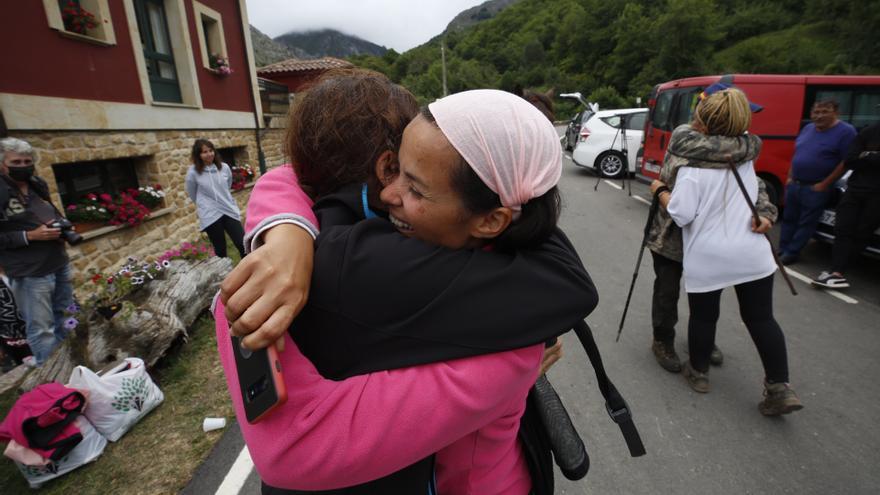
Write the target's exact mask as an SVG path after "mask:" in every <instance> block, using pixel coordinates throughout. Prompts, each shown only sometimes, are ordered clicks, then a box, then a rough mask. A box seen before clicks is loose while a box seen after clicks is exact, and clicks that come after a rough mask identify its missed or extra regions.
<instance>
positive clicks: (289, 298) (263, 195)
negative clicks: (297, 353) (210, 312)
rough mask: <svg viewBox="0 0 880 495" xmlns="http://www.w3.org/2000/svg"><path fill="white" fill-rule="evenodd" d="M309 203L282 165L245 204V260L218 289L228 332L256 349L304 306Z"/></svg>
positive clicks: (311, 226)
mask: <svg viewBox="0 0 880 495" xmlns="http://www.w3.org/2000/svg"><path fill="white" fill-rule="evenodd" d="M311 207H312V201H311V199H309V197H308V196H306V194H305V193H303V192H302V190H301V189H300V188H299V186H298V183H297V179H296V174H294V172H293V169H292V168H290V167H289V166H281V167H277V168H275V169H272V170H271V171H269V172H267V173H266V174H264V175H263V176H262V177H260V179H259V180H258V181H257V183H256V185H255V186H254V189H253V191H252V193H251V199H250V201H248V207H247V216H246V219H245V227H246V230H247V235H245V238H244V244H245V248H246V249H247V251H249V252H250V254H249V255H248V256H246V257H245V258H243V259H242V260H241V262H240V263H239V264H238V266H236V267H235V269H233V271H232V272H231V273H230V274H229V275H228V276H227V277H226V279H225V280H224V281H223V284H222V285H221V286H220V298H221V300H222V301H223V303H224V304H225V305H226V317H227V318H228V320H229V321H232V322H233V325H232V328H231V330H232V333H233V334H234V335H239V336H243V337H244V338H243V343H244V345H246V346H247V347H249V348H252V349H256V348H262V347H266V346H267V345H269V344H270V343H271V342H274V341H278V339H279V338H280V337H281V335H283V334H284V332H285V331H286V330H287V328H288V327H289V326H290V323H291V321H293V318H294V317H295V316H296V315H297V314H298V313H299V312H300V310H301V309H302V307H303V305H304V304H305V303H306V300H307V299H308V294H309V284H310V282H311V276H312V259H313V257H314V244H313V240H314V237H315V236H316V235H317V233H318V229H317V223H318V222H317V220H316V219H315V214H314V213H313V212H312V208H311Z"/></svg>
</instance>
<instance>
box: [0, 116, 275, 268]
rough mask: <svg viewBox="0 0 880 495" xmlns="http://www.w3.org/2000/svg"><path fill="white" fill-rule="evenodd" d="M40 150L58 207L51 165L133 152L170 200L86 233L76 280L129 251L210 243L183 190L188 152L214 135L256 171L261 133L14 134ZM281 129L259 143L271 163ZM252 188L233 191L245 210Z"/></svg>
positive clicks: (142, 175)
mask: <svg viewBox="0 0 880 495" xmlns="http://www.w3.org/2000/svg"><path fill="white" fill-rule="evenodd" d="M12 135H13V136H14V137H18V138H20V139H24V140H26V141H28V142H29V143H31V145H32V146H33V147H34V148H35V150H36V152H37V153H36V161H37V170H36V173H37V174H38V175H39V176H40V177H42V178H44V179H46V181H47V182H48V183H49V187H50V192H51V194H52V199H53V201H54V202H55V204H56V206H59V207H61V197H60V195H59V194H58V185H57V183H56V181H55V175H54V172H53V168H52V167H53V165H62V166H63V165H64V164H70V163H75V162H87V161H93V160H108V159H114V158H128V157H136V159H135V170H136V172H137V178H138V183H139V184H141V185H148V184H155V183H158V184H161V185H162V187H163V189H164V190H165V193H166V196H165V204H164V205H163V207H160V208H158V209H157V210H156V212H155V213H154V214H153V217H154V218H151V219H149V220H147V221H145V222H144V223H143V224H142V225H140V226H137V227H133V228H102V229H99V230H95V231H92V232H87V233H85V234H84V236H85V238H86V240H85V241H84V242H82V243H81V244H80V245H78V246H68V253H69V255H70V257H71V263H72V265H73V267H74V273H75V276H76V277H77V278H78V281H82V280H84V279H85V278H86V277H88V276H89V275H88V274H89V271H90V270H92V269H94V270H99V271H108V270H110V269H114V268H117V267H119V266H120V265H121V264H122V263H123V262H124V261H125V260H126V258H127V257H128V256H135V257H138V258H140V259H144V258H148V257H153V256H156V255H158V254H161V253H163V252H164V251H165V250H167V249H170V248H172V247H176V246H178V245H179V244H180V243H181V242H185V241H195V240H198V239H199V238H204V239H205V240H207V236H205V235H204V234H201V233H200V232H199V224H198V218H197V217H196V212H195V205H194V204H193V203H192V201H190V199H189V197H188V196H187V195H186V191H185V190H184V179H185V177H186V171H187V169H188V167H189V166H190V163H191V160H190V150H191V147H192V143H193V141H194V140H195V139H196V138H206V139H209V140H211V141H212V142H213V143H214V145H215V146H216V147H217V148H218V149H222V148H235V160H236V162H237V163H238V164H245V163H246V164H248V165H250V166H251V167H252V168H253V169H254V170H255V171H256V172H257V175H259V168H258V159H257V156H258V155H257V146H256V137H255V134H254V131H253V130H200V131H128V132H34V133H12ZM283 135H284V131H283V129H280V128H269V129H265V130H263V131H262V132H261V141H262V142H261V144H262V146H263V150H264V154H265V157H266V165H267V167H268V168H271V167H274V166H278V165H280V164H282V163H284V162H285V161H286V160H285V159H284V156H283V152H282V147H281V142H282V140H283ZM250 190H251V189H250V187H247V188H245V189H244V190H241V191H237V192H234V193H233V197H235V199H236V200H237V202H238V204H239V206H240V208H241V210H242V213H244V211H245V205H246V203H247V200H248V197H249V196H250Z"/></svg>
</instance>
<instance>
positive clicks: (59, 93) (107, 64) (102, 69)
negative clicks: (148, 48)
mask: <svg viewBox="0 0 880 495" xmlns="http://www.w3.org/2000/svg"><path fill="white" fill-rule="evenodd" d="M4 3H5V4H6V5H5V6H4V12H3V14H2V15H0V39H2V42H0V61H2V62H0V92H2V93H18V94H28V95H41V96H56V97H62V98H79V99H85V100H100V101H115V102H126V103H143V99H144V98H143V92H142V91H141V86H140V79H139V78H138V74H137V67H136V66H135V62H134V57H133V52H132V46H131V36H129V34H128V27H127V24H126V20H125V9H124V8H123V5H122V2H120V1H111V2H108V3H109V4H110V16H111V18H112V20H113V27H114V30H115V33H116V45H114V46H101V45H95V44H92V43H88V42H85V41H80V40H74V39H70V38H65V37H63V36H61V35H60V34H58V32H57V31H55V30H53V29H50V28H49V21H48V20H47V19H46V12H45V10H43V3H42V2H40V1H37V0H28V1H15V2H4Z"/></svg>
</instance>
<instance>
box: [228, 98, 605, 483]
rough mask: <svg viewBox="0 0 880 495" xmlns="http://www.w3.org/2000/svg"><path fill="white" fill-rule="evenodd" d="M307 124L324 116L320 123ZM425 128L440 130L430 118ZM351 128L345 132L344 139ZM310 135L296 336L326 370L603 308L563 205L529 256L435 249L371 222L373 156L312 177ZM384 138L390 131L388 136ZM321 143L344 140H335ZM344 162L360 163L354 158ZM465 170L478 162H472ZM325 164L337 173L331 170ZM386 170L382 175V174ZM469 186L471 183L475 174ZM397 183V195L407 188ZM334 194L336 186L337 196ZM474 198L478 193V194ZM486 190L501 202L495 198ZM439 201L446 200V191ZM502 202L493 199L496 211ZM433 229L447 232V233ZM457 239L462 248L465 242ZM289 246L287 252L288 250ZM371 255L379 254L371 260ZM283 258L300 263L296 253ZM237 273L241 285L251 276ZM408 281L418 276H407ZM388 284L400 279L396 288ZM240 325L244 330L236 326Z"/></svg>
mask: <svg viewBox="0 0 880 495" xmlns="http://www.w3.org/2000/svg"><path fill="white" fill-rule="evenodd" d="M325 86H332V84H331V83H328V82H326V81H325V82H324V83H319V85H318V86H316V88H315V90H314V91H321V90H322V89H324V88H325ZM312 94H314V93H312ZM337 94H345V93H339V92H337ZM308 100H309V96H306V97H304V98H303V99H302V100H301V102H300V105H301V106H300V107H298V110H297V114H298V113H299V112H303V111H305V110H304V109H305V108H307V106H308ZM327 106H328V105H327V104H326V102H325V104H324V105H322V108H323V109H324V110H326V109H327ZM349 106H353V105H351V104H349ZM295 115H296V114H295ZM300 120H302V121H304V122H316V121H318V120H319V119H300ZM373 121H375V118H374V119H373ZM292 124H294V121H293V120H292ZM294 127H295V125H294ZM392 127H393V126H392ZM423 128H425V129H430V124H425V125H424V126H423ZM308 129H311V131H309V130H308ZM551 131H552V130H551ZM304 132H306V133H308V132H311V133H314V132H315V129H314V126H310V127H307V128H303V129H301V130H300V131H299V132H297V133H295V134H294V133H293V132H292V131H291V135H293V136H300V137H302V136H301V135H302V133H304ZM435 132H439V131H435ZM306 135H309V134H306ZM351 135H352V134H351V133H348V134H346V139H348V138H349V137H350V136H351ZM358 135H360V134H358ZM333 136H334V134H333V133H324V134H319V136H318V137H319V139H321V140H327V139H331V138H332V137H333ZM554 138H555V136H554ZM399 139H400V137H399V136H394V135H391V136H389V139H388V143H387V146H389V147H390V151H391V152H392V153H391V156H394V155H395V154H396V151H397V146H396V144H397V143H399ZM395 140H396V141H397V142H396V143H395V142H394V141H395ZM304 141H305V143H303V144H300V143H293V146H292V150H293V152H292V158H293V159H294V161H295V162H296V165H295V169H296V170H297V173H298V176H299V177H300V180H301V181H303V182H304V183H305V184H306V185H307V186H308V187H309V188H310V189H311V190H312V191H317V192H319V194H318V195H319V196H320V199H319V200H318V202H317V203H316V204H315V208H314V209H315V211H316V212H317V213H318V216H319V218H320V221H321V227H322V232H321V236H319V238H318V240H317V249H318V251H317V253H316V255H315V261H314V263H315V270H314V278H313V281H312V287H311V291H310V293H309V305H307V306H306V308H305V310H304V311H303V313H301V314H300V316H299V317H298V318H297V320H296V321H295V322H294V326H293V327H292V328H291V336H292V337H293V338H294V340H295V341H296V343H297V345H298V347H300V349H301V350H302V351H303V353H304V354H305V355H306V356H307V357H308V358H309V359H310V360H312V361H313V362H314V364H315V366H316V367H317V368H318V371H319V372H320V373H321V374H322V375H323V376H325V377H328V378H332V379H342V378H345V377H348V376H353V375H356V374H361V373H367V372H370V371H376V370H386V369H394V368H400V367H406V366H413V365H417V364H422V363H430V362H437V361H442V360H448V359H452V358H457V357H467V356H476V355H480V354H486V353H493V352H498V351H503V350H508V349H517V348H522V347H525V346H529V345H534V344H536V343H541V342H544V341H546V340H547V339H549V338H551V337H553V336H556V335H559V334H561V333H563V332H565V331H567V330H568V329H569V328H570V327H571V325H572V324H574V323H575V321H577V320H578V319H580V318H583V317H584V316H585V315H586V314H587V313H589V312H590V311H591V310H592V308H593V307H595V304H596V293H595V288H594V287H593V285H592V283H591V282H590V281H589V277H588V276H587V275H586V272H585V270H584V269H583V267H582V265H581V264H580V262H579V260H578V259H577V255H576V253H575V252H574V249H573V248H572V246H571V245H570V243H569V242H568V240H567V239H566V238H565V237H564V235H562V234H561V232H559V231H558V229H555V228H554V227H553V226H554V225H555V218H556V214H555V213H553V214H551V215H550V217H552V218H553V221H552V222H549V224H548V225H549V228H545V229H544V231H543V235H541V236H539V237H540V238H545V239H546V240H545V242H544V243H543V244H541V243H538V244H539V245H536V246H534V247H533V248H532V249H531V250H528V251H526V252H517V251H516V250H513V251H508V250H507V249H505V247H504V246H503V244H504V243H503V242H498V243H496V248H497V251H498V252H497V253H494V254H493V253H489V252H486V251H484V250H481V249H473V247H476V246H471V249H467V250H450V249H445V248H442V247H437V246H430V245H428V244H426V243H424V242H421V241H419V240H418V239H405V238H404V237H402V236H400V234H398V233H397V232H396V230H398V229H400V228H401V225H402V224H400V222H399V221H398V223H397V228H395V226H394V225H392V224H391V223H389V222H388V221H387V220H384V219H382V218H373V219H368V220H365V221H364V219H365V218H368V217H370V216H371V215H377V216H380V217H381V216H384V215H385V214H383V213H382V212H381V211H375V212H374V211H373V210H372V206H373V204H372V203H371V202H369V201H368V200H367V198H368V197H371V195H370V193H369V191H368V190H367V188H362V184H361V181H364V180H367V182H368V184H369V183H375V178H376V177H377V175H374V174H373V173H372V169H373V168H374V167H372V164H373V163H374V161H375V159H373V160H372V161H368V165H370V167H369V168H368V169H363V170H362V171H360V172H359V173H358V174H357V177H346V179H347V181H348V182H352V183H350V184H348V185H347V186H343V187H341V188H340V187H339V186H340V184H332V187H328V183H327V182H325V181H328V180H329V181H331V182H335V181H336V180H337V179H338V178H339V175H338V173H339V172H340V171H341V170H344V168H337V167H332V166H331V165H333V163H328V162H327V161H324V162H321V161H320V160H318V163H317V164H316V165H317V166H319V167H323V168H324V170H325V172H324V173H323V175H322V174H312V173H311V172H310V170H309V168H308V166H309V165H310V163H309V158H310V157H311V158H314V157H313V156H311V155H313V153H307V154H306V156H300V152H301V151H302V150H301V149H300V147H302V146H306V145H308V144H309V143H311V142H312V140H311V139H304ZM551 141H554V140H552V139H551ZM382 142H384V138H383V139H382V140H380V144H381V143H382ZM554 142H555V141H554ZM323 149H328V150H338V149H339V148H338V147H333V146H329V147H327V146H325V147H323ZM371 149H372V148H371ZM383 149H384V148H380V151H382V150H383ZM553 149H555V147H554V148H553ZM383 154H384V152H383ZM331 158H335V159H336V160H338V159H339V157H331ZM450 158H455V157H450ZM302 162H306V163H302ZM456 163H457V162H456ZM342 165H344V166H345V168H347V169H348V170H351V169H352V164H351V163H343V164H342ZM461 165H464V162H461ZM461 168H464V169H465V170H466V171H467V170H468V169H467V168H466V167H464V166H463V167H461ZM326 170H333V171H334V172H337V173H336V174H333V175H328V174H327V173H326ZM377 172H378V171H377ZM368 176H369V177H368ZM378 177H382V174H381V173H378ZM475 180H476V182H478V183H479V182H480V180H479V179H475ZM467 182H468V183H470V182H471V181H470V178H468V179H467ZM479 185H480V186H481V187H482V188H485V187H486V186H485V185H483V184H479ZM399 186H400V184H398V187H397V188H396V189H397V190H398V191H404V190H406V189H405V188H404V189H401V188H400V187H399ZM258 187H259V184H258ZM333 190H335V192H330V191H333ZM423 192H424V191H423ZM321 193H323V195H322V194H321ZM429 194H432V195H434V194H436V192H435V191H431V192H429ZM468 196H472V194H470V191H469V194H468ZM488 196H489V199H490V200H492V198H491V196H492V195H491V194H489V195H488ZM432 197H433V198H434V199H437V196H432ZM548 198H549V199H548V201H547V203H549V204H555V205H557V207H558V198H556V196H555V190H554V191H553V192H552V193H551V195H550V196H548ZM497 199H498V198H497V197H496V198H495V200H496V201H497ZM538 203H540V202H534V203H529V204H528V205H524V206H523V213H522V217H523V218H524V219H528V218H543V215H540V214H538V215H536V214H535V213H534V212H527V211H526V210H530V209H532V208H533V207H537V205H538ZM427 207H428V206H426V208H427ZM499 207H500V206H494V204H493V205H489V206H488V209H489V210H493V209H495V208H499ZM486 208H487V207H486V206H484V205H474V210H472V211H480V212H481V211H485V209H486ZM553 211H555V210H553ZM405 218H406V220H407V221H409V223H410V228H409V230H412V228H413V227H415V228H429V227H430V228H433V227H437V225H436V224H433V223H430V224H427V225H426V224H424V223H418V219H417V218H416V217H414V216H411V215H410V216H406V217H405ZM398 220H400V218H398ZM358 221H360V222H359V223H357V224H356V225H352V224H353V223H354V222H358ZM404 223H407V222H404ZM521 224H522V223H521ZM404 230H407V229H406V228H404ZM405 233H406V232H405ZM432 233H435V234H439V235H444V236H445V234H448V233H449V232H448V231H444V232H437V231H434V232H432ZM525 237H528V235H526V236H524V238H525ZM435 240H438V241H439V240H440V239H439V238H438V239H435ZM522 241H523V239H520V241H519V242H522ZM451 244H455V245H456V247H458V244H457V241H456V242H453V243H451ZM517 244H518V242H517V241H516V240H515V239H514V240H511V242H510V245H511V246H516V245H517ZM267 246H268V245H267ZM287 247H288V252H289V251H290V250H289V247H290V246H289V245H288V246H287ZM261 249H262V248H261ZM259 251H260V249H258V250H257V251H256V253H259ZM256 253H255V254H256ZM369 253H372V254H374V256H372V257H368V256H367V254H369ZM249 259H251V256H249V257H248V258H246V259H245V260H244V261H243V263H246V265H245V267H244V268H242V269H241V270H238V271H239V274H241V273H247V271H246V270H248V269H250V268H247V267H248V266H253V265H255V263H257V261H256V260H258V259H259V258H258V257H256V258H253V260H254V261H248V260H249ZM282 261H283V262H286V263H290V260H289V258H285V259H283V260H282ZM240 266H241V265H240ZM276 273H277V272H276ZM517 274H519V275H517ZM233 276H236V277H237V278H238V282H239V283H240V282H242V279H241V277H238V276H237V275H236V274H234V275H233ZM231 277H232V276H231ZM407 277H408V280H409V281H410V282H409V283H407V282H404V280H407ZM529 277H531V279H530V278H529ZM245 278H247V275H245ZM389 280H391V281H394V282H395V283H393V284H390V283H388V281H389ZM228 281H229V280H228ZM383 281H384V282H383ZM247 284H250V281H248V282H247ZM230 286H232V290H230ZM538 286H540V287H542V288H546V289H547V290H545V291H543V292H541V291H540V289H537V292H538V293H537V294H535V292H536V288H537V287H538ZM240 287H241V286H240V285H239V284H238V283H232V282H230V283H228V284H227V283H224V292H226V294H225V296H226V297H225V299H226V301H227V302H228V303H229V304H230V305H231V306H233V310H232V311H233V313H236V314H237V316H241V315H242V313H243V311H242V310H243V309H246V308H248V306H250V307H254V306H256V305H257V304H256V303H254V300H253V299H250V298H245V300H248V299H249V300H250V303H254V304H248V303H245V304H244V305H241V303H240V302H235V298H239V297H240V293H239V291H238V290H235V289H237V288H240ZM377 288H379V289H380V290H376V289H377ZM563 288H566V290H562V289H563ZM230 292H232V295H231V296H230V294H229V293H230ZM505 293H507V294H511V293H512V294H514V296H516V295H519V296H521V297H525V296H524V295H525V294H529V299H530V304H528V305H511V304H510V301H511V300H512V299H511V297H505V296H503V295H502V294H505ZM554 294H555V295H554ZM533 296H534V297H533ZM257 301H259V300H257ZM479 301H483V303H481V302H479ZM242 319H244V318H242ZM257 327H259V325H257ZM233 333H238V332H237V331H235V330H233ZM240 333H241V334H245V333H247V332H240ZM270 340H271V339H270ZM264 342H266V341H264ZM450 440H453V439H450ZM388 493H391V492H388ZM395 493H397V492H395Z"/></svg>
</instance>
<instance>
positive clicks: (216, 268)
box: [21, 257, 232, 390]
mask: <svg viewBox="0 0 880 495" xmlns="http://www.w3.org/2000/svg"><path fill="white" fill-rule="evenodd" d="M231 269H232V262H231V261H230V260H229V258H216V257H214V258H209V259H206V260H201V261H197V262H188V261H183V260H174V261H172V262H171V266H170V267H168V268H167V269H165V270H164V271H163V275H164V276H163V277H162V278H160V279H156V280H153V281H151V282H149V283H147V284H145V285H144V286H143V288H141V289H140V290H138V291H136V292H133V293H132V294H130V295H129V296H128V297H127V298H126V299H127V300H128V301H129V302H131V304H133V306H134V310H133V311H126V310H125V309H123V310H122V311H119V312H118V313H116V314H115V315H113V316H112V317H111V318H110V319H109V321H108V320H107V319H106V318H104V317H103V316H101V315H99V314H98V313H97V312H96V311H91V313H90V314H83V315H81V316H82V318H81V321H80V325H79V326H78V327H77V328H76V330H74V331H73V332H72V333H71V335H70V336H68V338H67V339H65V341H64V342H63V343H62V344H61V345H60V346H58V348H57V349H56V350H55V351H54V352H53V353H52V356H50V357H49V359H47V360H46V362H45V363H44V364H43V366H42V367H41V368H39V369H36V370H34V371H33V372H31V374H30V375H28V377H27V378H26V379H25V380H24V382H23V383H22V385H21V389H22V390H30V389H32V388H34V387H36V386H37V385H40V384H42V383H47V382H52V381H55V382H59V383H66V382H67V380H68V378H69V377H70V373H71V372H72V371H73V369H74V368H75V367H76V366H79V365H83V366H87V367H88V368H90V369H92V370H95V371H97V370H100V369H101V368H103V367H104V366H106V365H108V364H110V363H112V362H114V361H116V360H118V359H123V358H126V357H139V358H141V359H143V360H144V363H145V364H146V365H147V367H150V366H153V365H154V364H156V361H158V360H159V358H161V357H162V356H163V355H164V354H165V352H166V351H167V350H168V348H169V347H171V345H172V344H173V343H174V342H175V341H176V340H177V339H179V338H181V337H183V338H184V339H185V338H186V337H187V331H186V329H187V328H189V327H190V326H192V324H193V323H194V322H195V320H196V318H197V317H198V316H199V314H200V313H201V312H202V311H204V310H205V308H207V307H208V306H209V305H210V304H211V301H212V300H213V298H214V294H216V293H217V290H218V288H219V287H220V282H222V281H223V278H224V277H225V276H226V274H228V273H229V271H230V270H231Z"/></svg>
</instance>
